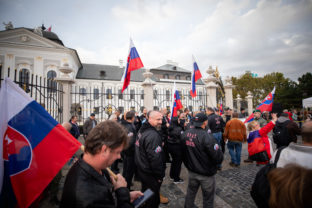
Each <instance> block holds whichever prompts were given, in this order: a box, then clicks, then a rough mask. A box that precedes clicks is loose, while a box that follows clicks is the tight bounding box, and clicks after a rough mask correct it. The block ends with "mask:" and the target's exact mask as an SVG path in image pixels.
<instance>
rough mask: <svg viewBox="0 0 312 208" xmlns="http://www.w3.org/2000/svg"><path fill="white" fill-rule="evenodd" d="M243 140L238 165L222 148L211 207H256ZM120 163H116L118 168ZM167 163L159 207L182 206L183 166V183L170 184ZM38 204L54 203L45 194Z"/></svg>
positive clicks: (251, 169) (251, 170)
mask: <svg viewBox="0 0 312 208" xmlns="http://www.w3.org/2000/svg"><path fill="white" fill-rule="evenodd" d="M247 156H248V152H247V144H246V143H245V144H243V148H242V156H241V160H242V162H241V166H240V167H235V168H233V167H231V166H230V165H229V162H230V155H229V153H228V150H227V148H226V152H225V154H224V161H223V163H222V171H218V173H217V174H216V175H215V179H216V195H215V207H216V208H221V207H222V208H227V207H228V208H230V207H233V208H236V207H256V206H255V204H254V202H253V200H252V198H251V196H250V194H249V191H250V187H251V184H252V182H253V180H254V177H255V175H256V173H257V171H258V170H259V169H260V167H257V166H256V165H255V163H254V164H250V163H244V162H243V160H244V159H247ZM121 166H122V164H120V168H121ZM69 168H70V165H68V164H67V165H65V166H64V168H63V171H62V176H63V177H62V179H61V182H60V185H59V188H60V190H59V192H58V196H57V197H58V198H59V199H60V198H61V194H62V189H63V186H64V181H65V177H66V174H67V172H68V170H69ZM169 171H170V164H169V163H167V169H166V178H165V179H164V182H163V184H162V186H161V193H162V194H163V195H164V196H166V197H168V198H169V200H170V201H169V203H168V204H161V205H160V207H172V208H173V207H174V208H180V207H184V200H185V195H186V190H187V183H188V182H187V179H188V173H187V169H186V168H185V167H184V166H183V165H182V171H181V178H182V179H184V181H185V182H184V183H183V184H178V185H176V184H174V183H173V182H172V181H170V180H169V177H168V176H169ZM133 184H134V185H133V187H132V189H133V190H140V188H141V185H140V183H139V182H136V181H134V183H133ZM195 204H196V206H197V207H202V193H201V189H200V188H199V190H198V193H197V196H196V200H195ZM40 207H44V208H54V207H57V206H56V205H54V204H51V203H50V200H49V197H47V198H46V199H45V200H44V201H43V202H42V204H41V206H40Z"/></svg>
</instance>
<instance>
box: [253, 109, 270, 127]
mask: <svg viewBox="0 0 312 208" xmlns="http://www.w3.org/2000/svg"><path fill="white" fill-rule="evenodd" d="M253 113H254V119H255V121H257V122H258V123H259V124H260V127H261V128H262V127H264V126H265V125H266V124H267V122H266V120H265V119H263V118H262V117H261V111H260V110H258V109H256V110H254V111H253Z"/></svg>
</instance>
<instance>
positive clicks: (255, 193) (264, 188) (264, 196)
mask: <svg viewBox="0 0 312 208" xmlns="http://www.w3.org/2000/svg"><path fill="white" fill-rule="evenodd" d="M284 148H285V147H281V148H279V149H278V150H277V152H276V156H275V160H274V163H273V164H267V165H265V166H264V167H262V168H261V169H260V170H259V171H258V173H257V175H256V178H255V180H254V182H253V184H252V186H251V191H250V195H251V197H252V199H253V200H254V201H255V203H256V205H257V207H260V208H266V207H269V199H270V184H269V181H268V178H267V175H268V173H269V172H270V171H271V170H272V169H274V168H276V164H277V161H278V159H279V156H280V154H281V151H282V150H283V149H284Z"/></svg>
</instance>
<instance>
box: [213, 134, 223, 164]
mask: <svg viewBox="0 0 312 208" xmlns="http://www.w3.org/2000/svg"><path fill="white" fill-rule="evenodd" d="M212 136H213V137H214V138H215V139H216V140H217V142H218V144H219V148H221V140H222V132H221V131H220V132H217V133H212ZM217 167H218V168H221V167H222V165H221V164H219V165H217Z"/></svg>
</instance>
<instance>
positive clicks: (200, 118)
mask: <svg viewBox="0 0 312 208" xmlns="http://www.w3.org/2000/svg"><path fill="white" fill-rule="evenodd" d="M207 120H208V117H207V116H206V115H205V114H204V113H197V114H196V115H195V117H194V118H193V124H194V126H196V127H200V126H201V125H203V123H204V121H207Z"/></svg>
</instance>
